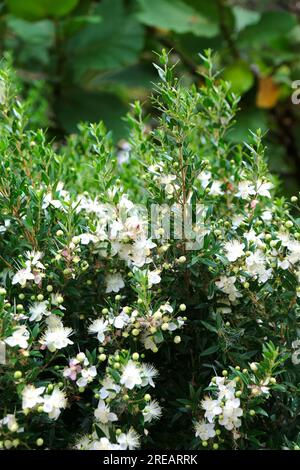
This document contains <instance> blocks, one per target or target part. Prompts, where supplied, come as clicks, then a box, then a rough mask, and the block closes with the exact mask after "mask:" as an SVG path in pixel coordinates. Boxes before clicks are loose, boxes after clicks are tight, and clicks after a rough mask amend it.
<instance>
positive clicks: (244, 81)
mask: <svg viewBox="0 0 300 470" xmlns="http://www.w3.org/2000/svg"><path fill="white" fill-rule="evenodd" d="M223 78H224V80H226V81H228V82H230V83H231V89H232V91H233V92H234V93H236V94H237V95H242V94H243V93H245V92H246V91H248V90H249V89H250V88H251V87H252V85H253V83H254V77H253V74H252V72H251V70H250V69H249V66H248V65H247V64H246V63H245V62H242V61H237V62H235V63H234V64H232V65H229V67H227V68H226V69H225V71H224V73H223Z"/></svg>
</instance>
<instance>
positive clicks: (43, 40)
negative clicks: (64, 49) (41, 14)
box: [7, 16, 55, 47]
mask: <svg viewBox="0 0 300 470" xmlns="http://www.w3.org/2000/svg"><path fill="white" fill-rule="evenodd" d="M7 26H8V27H9V28H10V29H11V30H12V31H13V32H14V33H15V35H16V36H18V37H19V38H20V39H22V40H23V41H24V42H26V43H31V44H36V45H38V46H40V45H42V46H43V47H50V46H51V45H52V44H53V41H54V37H55V29H54V24H53V22H52V21H50V20H41V21H36V22H34V23H32V22H30V21H26V20H22V19H20V18H15V17H13V16H10V17H8V20H7Z"/></svg>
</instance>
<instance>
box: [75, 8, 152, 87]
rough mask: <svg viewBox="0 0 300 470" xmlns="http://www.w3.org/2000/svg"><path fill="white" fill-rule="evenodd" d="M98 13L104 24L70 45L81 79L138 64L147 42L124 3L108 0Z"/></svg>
mask: <svg viewBox="0 0 300 470" xmlns="http://www.w3.org/2000/svg"><path fill="white" fill-rule="evenodd" d="M94 13H95V15H98V16H101V17H102V20H103V21H102V23H101V24H100V25H98V24H90V25H88V26H86V27H85V28H83V29H82V30H81V31H79V32H78V33H77V34H75V36H74V37H73V38H72V39H70V40H69V42H68V45H67V55H68V57H69V58H70V64H71V68H72V69H73V70H74V72H75V74H76V75H77V79H78V80H81V77H82V75H83V74H84V73H85V72H87V71H89V70H91V71H97V70H111V69H117V68H120V67H124V66H127V65H130V64H132V63H134V62H135V61H136V60H137V58H138V55H139V52H140V51H141V49H142V47H143V43H144V29H143V27H142V26H141V25H140V24H139V23H138V21H137V20H136V18H135V17H134V16H133V15H132V14H130V13H127V12H126V11H125V9H124V6H123V2H122V1H121V0H104V1H102V2H101V4H100V5H99V6H98V7H97V8H96V10H95V12H94Z"/></svg>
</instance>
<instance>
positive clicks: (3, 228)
mask: <svg viewBox="0 0 300 470" xmlns="http://www.w3.org/2000/svg"><path fill="white" fill-rule="evenodd" d="M9 226H10V220H9V219H5V220H4V225H0V233H5V232H6V230H7V228H8V227H9Z"/></svg>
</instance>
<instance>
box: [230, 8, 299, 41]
mask: <svg viewBox="0 0 300 470" xmlns="http://www.w3.org/2000/svg"><path fill="white" fill-rule="evenodd" d="M296 24H297V19H296V17H295V15H292V14H291V13H287V12H285V11H268V12H264V13H263V14H262V16H261V19H260V21H259V22H258V23H256V24H251V25H249V26H247V27H246V28H245V29H243V31H241V33H240V34H239V37H238V44H239V45H242V46H252V45H253V44H255V45H261V44H268V43H269V41H272V40H273V39H276V38H278V37H280V36H283V35H286V34H288V33H289V32H290V31H291V30H292V28H293V27H294V26H296Z"/></svg>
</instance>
